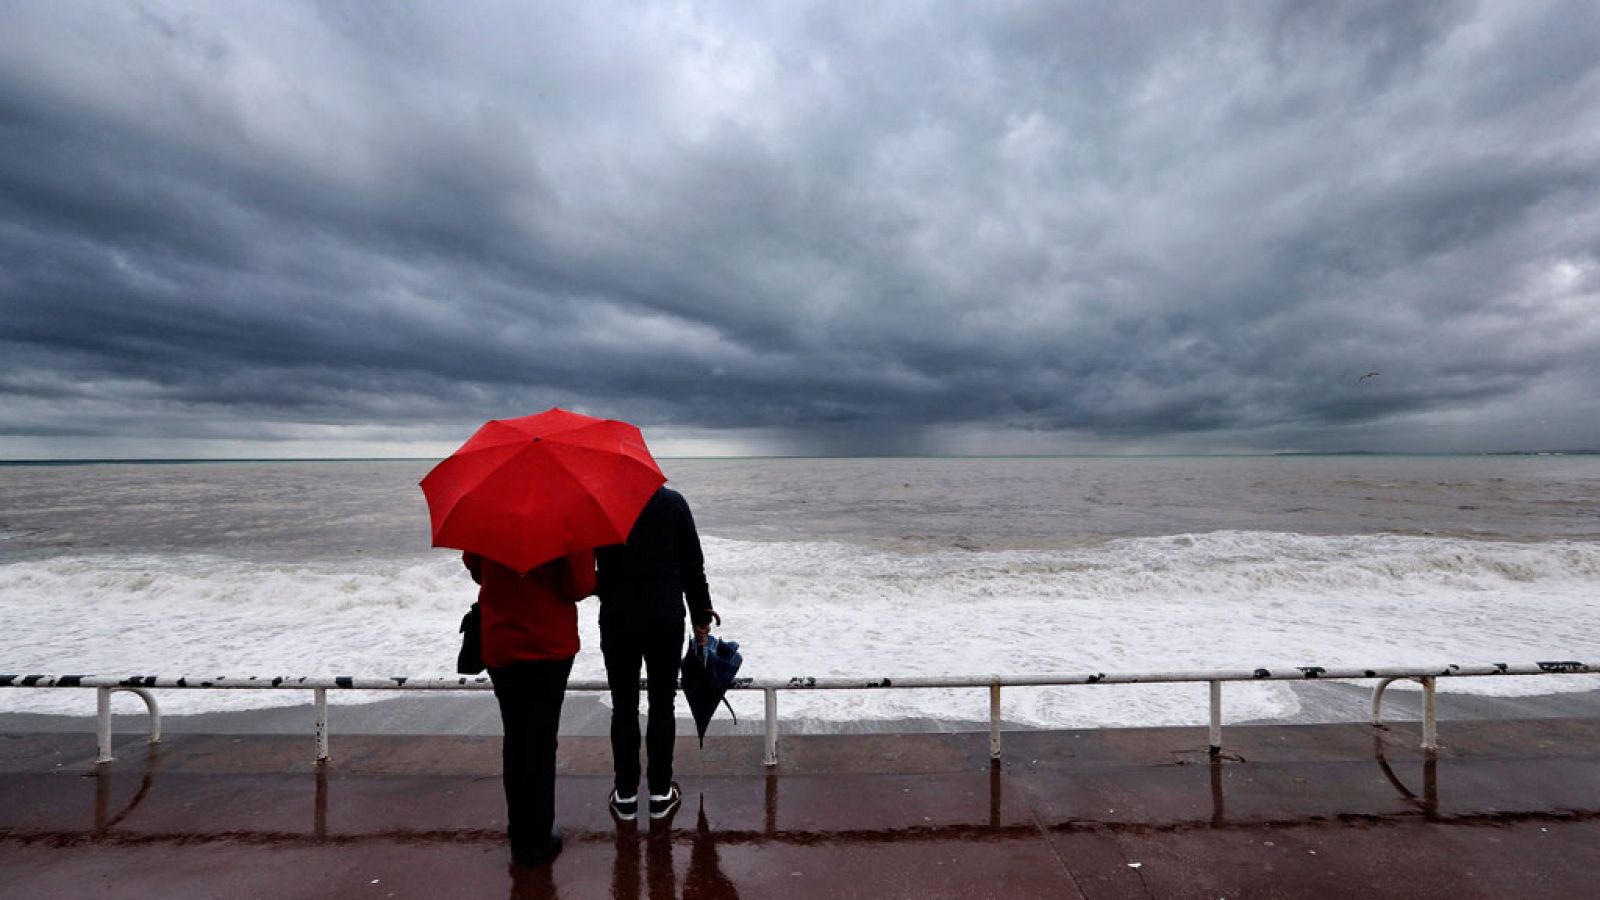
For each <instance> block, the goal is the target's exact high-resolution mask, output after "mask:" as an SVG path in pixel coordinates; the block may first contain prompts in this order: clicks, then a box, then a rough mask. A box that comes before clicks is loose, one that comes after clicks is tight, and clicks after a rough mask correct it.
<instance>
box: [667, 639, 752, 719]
mask: <svg viewBox="0 0 1600 900" xmlns="http://www.w3.org/2000/svg"><path fill="white" fill-rule="evenodd" d="M742 665H744V657H743V656H740V655H739V643H738V642H737V641H724V640H721V639H720V638H718V637H717V636H716V635H707V636H706V642H705V645H704V646H702V645H701V644H700V643H699V642H697V641H696V640H695V639H694V638H693V637H691V638H689V647H688V649H687V650H685V651H684V654H683V665H682V667H681V668H680V672H679V677H680V679H681V681H680V683H681V684H682V686H683V699H685V700H687V701H688V702H689V712H690V713H692V714H693V715H694V724H695V728H696V729H697V730H698V731H699V732H700V746H702V747H704V746H705V745H706V726H708V725H710V724H711V716H712V714H713V713H715V712H716V711H717V704H719V703H720V704H722V705H724V706H728V696H727V695H728V688H730V687H732V686H733V683H734V681H735V680H737V678H738V676H739V667H740V666H742ZM728 715H730V716H733V718H734V721H738V720H739V717H738V716H736V715H734V712H733V707H732V706H728Z"/></svg>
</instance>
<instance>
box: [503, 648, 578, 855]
mask: <svg viewBox="0 0 1600 900" xmlns="http://www.w3.org/2000/svg"><path fill="white" fill-rule="evenodd" d="M570 674H572V659H571V658H570V657H569V658H567V659H545V660H530V661H527V662H514V663H512V664H511V665H508V666H502V667H495V668H490V669H489V679H490V680H491V681H493V682H494V698H495V699H496V700H498V701H500V722H501V724H502V725H503V726H504V727H505V741H504V743H503V744H502V747H501V762H502V765H503V766H504V777H505V787H506V832H507V833H508V834H509V836H510V838H511V852H512V854H513V855H518V856H522V855H529V854H533V853H536V852H538V851H539V850H540V849H541V848H542V847H543V846H544V845H545V842H546V841H547V840H549V839H550V829H551V827H552V826H553V825H554V824H555V818H556V730H557V728H558V726H560V724H561V701H562V699H563V698H564V697H565V696H566V691H567V676H568V675H570Z"/></svg>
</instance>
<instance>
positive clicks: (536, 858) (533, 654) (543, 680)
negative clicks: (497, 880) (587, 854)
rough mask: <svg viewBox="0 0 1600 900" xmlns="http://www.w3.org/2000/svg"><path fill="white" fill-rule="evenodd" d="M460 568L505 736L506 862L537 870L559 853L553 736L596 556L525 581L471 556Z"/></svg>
mask: <svg viewBox="0 0 1600 900" xmlns="http://www.w3.org/2000/svg"><path fill="white" fill-rule="evenodd" d="M461 562H462V564H464V565H465V566H466V567H467V571H468V572H470V573H472V580H473V581H476V582H478V584H479V585H480V587H479V589H478V606H479V608H480V609H481V610H482V611H483V625H482V639H483V662H484V665H486V666H487V667H488V669H489V679H490V681H492V682H493V683H494V698H495V700H497V701H499V703H500V722H501V724H502V726H503V727H504V729H505V741H504V743H503V744H502V745H501V764H502V766H503V778H504V781H505V791H506V832H507V834H508V836H509V837H510V839H511V858H512V859H513V860H514V861H515V862H517V863H518V864H520V865H523V866H540V865H543V864H544V863H547V862H549V861H550V860H552V859H554V858H555V857H556V854H558V853H560V852H561V829H559V828H556V827H555V811H556V810H555V802H556V731H557V726H558V725H559V724H560V722H561V701H562V700H563V699H564V697H565V695H566V690H567V676H568V675H570V674H571V673H572V659H573V657H575V656H577V655H578V607H577V602H578V601H579V600H582V599H583V598H584V597H587V596H589V595H590V594H592V593H594V588H595V568H594V554H593V553H592V552H590V551H588V550H584V551H582V552H579V553H574V554H572V555H570V556H565V557H562V558H560V559H556V560H553V561H551V562H547V563H545V564H544V565H542V566H538V567H537V568H535V569H533V570H532V571H531V572H528V573H527V574H526V575H521V574H518V573H517V572H516V571H515V570H513V569H511V568H510V567H508V566H504V565H501V564H500V563H498V562H495V561H494V560H492V559H488V558H485V557H482V556H479V555H478V554H476V553H464V554H462V556H461Z"/></svg>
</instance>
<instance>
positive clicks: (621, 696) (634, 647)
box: [600, 621, 684, 797]
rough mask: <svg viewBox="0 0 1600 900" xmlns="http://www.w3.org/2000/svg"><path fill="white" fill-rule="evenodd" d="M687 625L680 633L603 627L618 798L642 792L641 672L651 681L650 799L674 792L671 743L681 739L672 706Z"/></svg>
mask: <svg viewBox="0 0 1600 900" xmlns="http://www.w3.org/2000/svg"><path fill="white" fill-rule="evenodd" d="M683 635H684V629H683V622H682V621H679V622H678V623H677V625H676V627H654V628H633V627H626V626H617V625H615V624H613V625H612V627H609V628H608V627H607V623H606V622H604V621H602V622H601V623H600V652H601V653H602V654H604V656H605V658H606V683H607V684H608V685H609V686H610V687H611V760H612V764H613V765H614V766H615V767H616V771H617V793H618V794H620V795H622V796H624V797H628V796H632V795H633V794H635V793H637V792H638V790H639V666H640V663H641V662H643V664H644V669H645V674H646V677H648V678H649V679H650V722H649V725H648V726H646V730H645V743H646V746H645V750H646V752H647V754H648V755H649V757H650V765H649V770H648V773H647V780H648V781H649V787H650V793H652V794H665V793H666V792H667V791H668V789H670V788H671V787H672V742H673V740H674V739H675V738H676V737H677V734H676V728H675V727H674V726H675V723H674V721H673V712H672V703H673V700H674V699H675V698H676V697H677V694H678V660H679V659H680V657H681V655H682V653H683Z"/></svg>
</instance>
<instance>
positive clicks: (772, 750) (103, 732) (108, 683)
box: [0, 660, 1600, 766]
mask: <svg viewBox="0 0 1600 900" xmlns="http://www.w3.org/2000/svg"><path fill="white" fill-rule="evenodd" d="M1596 672H1600V664H1590V663H1584V662H1576V661H1570V660H1563V661H1554V662H1532V663H1489V664H1487V665H1472V666H1460V665H1444V666H1411V667H1394V666H1389V667H1374V668H1348V667H1322V666H1292V667H1287V668H1283V667H1275V668H1255V669H1219V670H1212V671H1174V672H1080V673H1068V674H1062V675H1024V676H1000V675H991V676H988V677H970V676H967V677H963V676H942V675H941V676H915V677H908V678H837V677H836V678H813V677H810V676H799V677H795V678H788V679H775V678H740V679H738V680H737V681H735V682H734V684H733V686H732V688H731V690H735V691H761V692H762V694H763V695H764V698H765V708H766V723H765V733H766V756H765V758H764V760H763V761H764V762H765V764H766V765H768V766H775V765H777V764H778V691H846V690H914V689H926V688H980V687H986V688H988V689H989V756H990V758H991V759H999V758H1000V690H1001V688H1004V687H1068V686H1078V685H1096V684H1195V683H1202V682H1203V683H1205V684H1207V685H1208V687H1209V692H1210V706H1211V723H1210V725H1211V727H1210V749H1211V753H1212V754H1213V755H1215V754H1218V753H1220V752H1222V685H1223V683H1224V682H1229V681H1257V682H1259V681H1356V680H1368V679H1379V682H1378V685H1377V686H1376V687H1375V688H1374V689H1373V692H1372V724H1373V725H1374V726H1381V725H1382V724H1383V720H1382V704H1383V696H1384V691H1385V690H1387V689H1388V687H1389V685H1390V684H1393V683H1394V682H1396V681H1400V680H1414V681H1418V682H1421V684H1422V692H1423V705H1422V748H1423V749H1425V750H1436V749H1438V746H1439V742H1438V723H1437V720H1436V716H1435V708H1434V690H1435V686H1436V685H1435V682H1436V681H1437V679H1440V678H1477V677H1494V676H1513V675H1580V674H1590V673H1596ZM645 684H646V683H645V682H644V681H641V682H640V687H641V689H643V688H644V687H645ZM7 687H10V688H93V689H94V690H96V692H97V694H98V696H97V704H96V706H97V712H98V725H99V727H98V736H99V744H100V747H99V750H100V753H99V757H98V758H97V759H96V762H100V763H108V762H111V761H112V759H113V757H112V756H111V695H112V694H113V693H114V692H117V691H127V692H130V693H134V694H137V695H138V696H139V697H141V698H142V699H143V700H144V702H145V707H146V709H147V711H148V712H149V714H150V742H151V743H157V742H159V741H160V740H161V713H160V707H159V706H158V705H157V703H156V700H155V697H154V696H153V695H152V694H151V693H150V691H151V690H153V689H163V690H166V689H179V690H310V691H312V692H314V693H313V697H314V705H315V709H316V737H317V761H318V762H319V763H320V762H325V761H327V759H328V691H330V690H358V691H476V690H490V689H492V687H493V685H492V684H491V683H490V681H489V678H488V676H485V675H478V676H470V677H469V676H449V677H444V678H438V677H429V678H410V677H405V676H391V677H388V678H375V677H364V676H350V675H338V676H332V677H314V676H275V677H274V676H258V675H252V676H248V677H243V678H240V677H231V676H215V677H210V678H195V677H190V676H182V677H177V678H168V677H164V676H159V675H133V676H126V677H118V676H113V675H0V688H7ZM567 690H568V691H576V692H590V693H593V692H605V691H609V690H610V687H609V686H608V685H607V684H606V683H605V682H604V681H572V682H569V683H568V684H567Z"/></svg>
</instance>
